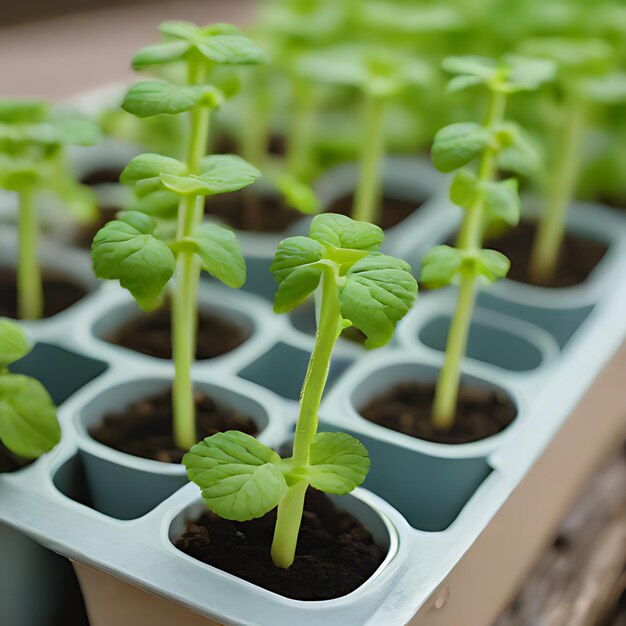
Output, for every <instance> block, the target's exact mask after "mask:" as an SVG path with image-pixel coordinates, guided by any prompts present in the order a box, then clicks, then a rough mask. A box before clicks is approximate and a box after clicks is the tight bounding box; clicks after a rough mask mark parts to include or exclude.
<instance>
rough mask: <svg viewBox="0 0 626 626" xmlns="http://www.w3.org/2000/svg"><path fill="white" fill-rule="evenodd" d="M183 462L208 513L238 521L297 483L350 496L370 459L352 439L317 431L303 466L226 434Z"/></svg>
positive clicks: (247, 437) (252, 515) (262, 509)
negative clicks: (197, 488)
mask: <svg viewBox="0 0 626 626" xmlns="http://www.w3.org/2000/svg"><path fill="white" fill-rule="evenodd" d="M183 464H184V465H185V467H186V468H187V475H188V476H189V479H190V480H191V481H192V482H194V483H195V484H196V485H198V486H199V487H200V489H201V490H202V497H203V499H204V502H205V504H206V505H207V507H208V508H209V509H210V510H211V511H213V512H214V513H216V514H217V515H219V516H220V517H223V518H225V519H230V520H236V521H240V522H243V521H247V520H250V519H255V518H258V517H262V516H263V515H265V514H266V513H268V512H269V511H271V510H272V509H273V508H274V507H276V506H277V505H278V504H279V503H280V501H281V500H282V499H283V498H284V497H285V495H286V493H287V490H288V489H289V487H290V486H291V485H293V484H295V483H297V482H301V481H306V482H307V483H308V484H309V485H311V486H313V487H314V488H315V489H319V490H321V491H324V492H326V493H332V494H340V495H342V494H346V493H350V492H351V491H352V490H353V489H355V488H356V487H358V486H359V485H360V484H361V483H362V482H363V481H364V480H365V477H366V476H367V472H368V471H369V466H370V460H369V457H368V454H367V450H366V449H365V447H364V446H363V445H362V444H361V443H360V442H359V441H358V440H357V439H355V438H354V437H351V436H349V435H346V434H344V433H318V434H317V435H316V436H315V438H314V439H313V442H312V444H311V448H310V451H309V463H308V465H306V466H296V465H295V464H294V462H293V459H291V458H288V459H281V458H280V456H279V455H278V454H277V453H276V452H274V450H272V449H271V448H268V447H267V446H266V445H264V444H262V443H261V442H259V441H257V440H256V439H255V438H254V437H251V436H250V435H246V434H245V433H241V432H238V431H232V430H231V431H226V432H222V433H217V434H215V435H212V436H211V437H207V438H206V439H205V440H204V441H201V442H200V443H197V444H196V445H195V446H193V447H192V448H191V450H190V451H189V452H188V453H187V454H186V455H185V456H184V458H183Z"/></svg>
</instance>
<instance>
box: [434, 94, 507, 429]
mask: <svg viewBox="0 0 626 626" xmlns="http://www.w3.org/2000/svg"><path fill="white" fill-rule="evenodd" d="M505 104H506V100H505V96H504V94H501V93H499V92H491V94H490V103H489V110H488V112H487V116H486V119H485V123H484V126H485V128H490V127H492V126H494V125H495V124H498V123H500V122H501V121H502V120H503V118H504V108H505ZM495 156H496V153H495V151H494V149H493V148H492V147H491V146H488V147H487V148H485V150H484V152H483V154H482V158H481V161H480V166H479V170H478V183H479V185H478V187H479V192H478V194H477V196H476V199H475V200H474V202H473V204H472V205H471V206H470V207H469V208H468V209H467V211H466V213H465V216H464V219H463V223H462V225H461V230H460V232H459V237H458V241H457V248H459V249H460V250H463V251H465V252H470V253H471V252H478V251H479V250H480V248H481V246H482V239H483V223H484V209H485V202H484V192H482V191H481V190H480V188H481V186H482V185H481V183H485V182H489V181H491V180H492V179H493V176H494V169H495ZM475 280H476V275H475V273H474V272H473V271H469V270H462V272H461V282H460V285H459V296H458V302H457V306H456V309H455V311H454V316H453V318H452V322H451V324H450V331H449V332H448V340H447V343H446V353H445V358H444V364H443V367H442V368H441V372H440V373H439V378H438V380H437V387H436V390H435V399H434V402H433V416H432V419H433V425H434V426H435V427H436V428H440V429H442V430H446V429H449V428H451V427H452V425H453V424H454V416H455V413H456V404H457V399H458V395H459V384H460V380H461V360H462V359H463V356H464V354H465V351H466V349H467V337H468V335H469V329H470V324H471V321H472V312H473V310H474V301H475V298H476V294H475V284H474V283H475Z"/></svg>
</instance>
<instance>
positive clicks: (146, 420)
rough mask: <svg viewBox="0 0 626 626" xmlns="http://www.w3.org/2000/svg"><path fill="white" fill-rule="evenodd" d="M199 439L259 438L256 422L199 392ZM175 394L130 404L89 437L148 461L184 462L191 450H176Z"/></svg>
mask: <svg viewBox="0 0 626 626" xmlns="http://www.w3.org/2000/svg"><path fill="white" fill-rule="evenodd" d="M194 401H195V405H196V439H197V441H201V440H202V439H204V438H205V437H209V436H210V435H214V434H215V433H218V432H222V431H225V430H240V431H242V432H244V433H247V434H249V435H253V436H254V435H256V434H257V433H258V428H257V426H256V424H255V423H254V421H253V420H252V419H251V418H250V417H248V416H246V415H243V414H241V413H238V412H237V411H234V410H233V409H230V408H228V407H225V406H222V405H220V404H217V403H216V402H215V401H214V400H213V399H212V398H210V397H209V396H207V395H205V394H203V393H196V395H195V397H194ZM172 429H173V425H172V393H171V391H170V390H168V391H165V392H162V393H160V394H158V395H155V396H151V397H149V398H145V399H143V400H141V401H139V402H135V403H134V404H131V405H129V406H128V407H126V408H125V409H124V410H123V411H121V412H119V413H109V414H108V415H105V416H104V418H103V420H102V422H101V423H100V424H99V425H98V426H96V427H95V428H92V429H91V430H90V431H89V434H90V435H91V436H92V437H93V438H94V439H95V440H96V441H99V442H100V443H103V444H104V445H106V446H109V447H110V448H114V449H115V450H119V451H120V452H126V453H127V454H132V455H134V456H138V457H141V458H144V459H152V460H155V461H163V462H165V463H180V462H181V461H182V459H183V456H184V454H185V453H186V452H187V450H181V449H180V448H177V447H176V444H175V443H174V439H173V437H172Z"/></svg>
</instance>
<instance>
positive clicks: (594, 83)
mask: <svg viewBox="0 0 626 626" xmlns="http://www.w3.org/2000/svg"><path fill="white" fill-rule="evenodd" d="M585 93H586V94H587V96H588V97H589V98H590V100H592V101H593V102H597V103H599V104H605V105H613V104H623V103H625V102H626V72H612V73H611V74H607V75H606V76H602V77H598V78H590V79H589V80H587V82H586V83H585Z"/></svg>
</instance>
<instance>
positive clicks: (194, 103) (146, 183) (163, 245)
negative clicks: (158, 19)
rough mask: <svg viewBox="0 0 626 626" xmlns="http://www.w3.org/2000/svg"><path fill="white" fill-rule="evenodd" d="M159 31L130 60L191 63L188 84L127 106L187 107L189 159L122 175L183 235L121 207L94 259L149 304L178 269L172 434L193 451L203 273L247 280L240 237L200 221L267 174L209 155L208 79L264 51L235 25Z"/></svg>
mask: <svg viewBox="0 0 626 626" xmlns="http://www.w3.org/2000/svg"><path fill="white" fill-rule="evenodd" d="M160 31H161V33H163V35H164V36H165V41H164V42H163V43H160V44H156V45H153V46H148V47H147V48H144V49H143V50H140V51H139V52H138V53H137V54H136V55H135V56H134V58H133V67H134V68H135V69H142V68H146V67H152V66H163V65H169V64H172V63H184V64H185V65H186V68H187V84H185V85H174V84H171V83H166V82H155V81H146V82H140V83H138V84H136V85H134V86H133V87H131V89H130V91H129V92H128V93H127V95H126V98H125V100H124V103H123V105H122V106H123V108H124V109H125V110H126V111H128V112H130V113H132V114H134V115H137V116H139V117H150V116H153V115H161V114H168V115H176V114H180V113H189V117H190V134H189V138H188V146H187V156H186V159H185V160H184V161H179V160H177V159H173V158H169V157H165V156H161V155H158V154H143V155H140V156H138V157H135V158H134V159H133V160H132V161H131V162H130V163H129V165H128V166H127V167H126V169H125V170H124V171H123V172H122V175H121V177H120V180H121V182H122V183H126V184H130V185H134V187H135V192H136V195H137V196H138V198H139V199H140V204H139V206H143V207H146V208H147V209H148V211H149V212H152V213H153V214H154V213H155V211H154V207H153V209H152V210H151V209H150V205H151V204H152V203H153V202H154V203H155V206H156V207H158V209H157V213H158V217H159V218H162V219H164V221H166V222H167V221H168V218H170V219H169V222H170V223H171V222H172V221H175V222H176V228H175V231H176V232H175V235H174V237H173V238H171V239H170V238H168V237H167V232H168V229H167V227H163V228H159V229H157V222H156V221H155V219H153V217H152V216H151V215H148V214H146V213H141V212H138V211H130V212H123V213H121V214H120V215H119V218H118V219H117V220H116V221H113V222H111V223H109V224H107V225H106V226H105V227H104V228H103V229H102V230H100V232H98V234H97V235H96V237H95V238H94V242H93V246H92V257H93V263H94V270H95V272H96V275H97V276H98V277H100V278H107V279H113V280H119V282H120V284H121V285H122V287H125V288H126V289H128V290H129V291H130V292H131V294H132V295H133V297H134V298H135V299H136V300H137V302H138V303H139V305H140V306H142V307H143V308H144V309H146V310H150V309H153V308H155V307H157V306H159V304H161V302H162V295H163V291H164V289H165V287H166V285H167V284H168V283H169V281H170V279H171V278H172V276H173V275H174V273H176V285H175V288H174V289H173V290H172V329H173V331H172V332H173V334H172V347H173V355H174V364H175V376H174V387H173V414H174V440H175V442H176V445H177V446H179V447H180V448H182V449H188V448H189V447H191V446H192V445H193V444H194V443H195V441H196V430H195V415H194V404H193V390H192V383H191V364H192V362H193V359H194V354H195V345H196V328H197V318H198V311H197V306H198V305H197V291H198V282H199V277H200V271H201V269H204V270H206V271H207V272H209V273H210V274H212V275H213V276H215V277H216V278H217V279H218V280H221V281H222V282H223V283H225V284H226V285H228V286H230V287H234V288H236V287H240V286H241V285H242V284H243V283H244V282H245V275H246V268H245V262H244V259H243V257H242V255H241V250H240V247H239V242H238V241H237V238H236V237H235V235H234V234H233V233H232V232H231V231H230V230H227V229H225V228H221V227H219V226H217V225H215V224H208V223H207V224H203V223H202V217H203V215H204V202H205V197H206V196H210V195H217V194H222V193H228V192H231V191H236V190H238V189H242V188H244V187H246V186H248V185H250V184H251V183H253V182H254V181H255V180H256V179H257V178H258V177H259V175H260V173H259V171H258V170H257V169H256V168H254V167H252V166H251V165H250V164H248V163H247V162H246V161H244V160H243V159H241V158H239V157H237V156H234V155H212V156H205V152H206V145H207V136H208V130H209V122H210V117H211V112H212V110H214V109H215V108H216V107H218V106H219V105H220V104H221V103H222V101H223V99H224V97H223V94H222V92H221V91H220V90H219V89H218V88H217V87H215V86H214V85H211V84H209V83H208V82H207V81H208V77H209V74H210V72H211V70H212V69H213V68H214V66H216V65H217V64H225V65H248V64H256V63H264V62H265V61H266V60H267V57H266V55H265V53H264V52H263V51H262V50H260V49H259V48H257V47H256V46H255V45H254V44H253V43H252V42H251V41H250V40H249V39H247V38H246V37H244V36H243V35H242V34H241V33H240V31H239V30H237V29H236V28H235V27H234V26H230V25H228V24H214V25H212V26H205V27H199V26H196V25H195V24H191V23H189V22H164V23H163V24H161V26H160ZM172 194H174V195H175V196H177V197H178V200H179V205H178V210H177V211H175V212H174V214H173V215H171V213H170V212H169V208H170V207H171V199H172ZM141 199H144V202H143V203H141ZM136 208H137V207H136ZM164 239H165V240H164Z"/></svg>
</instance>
